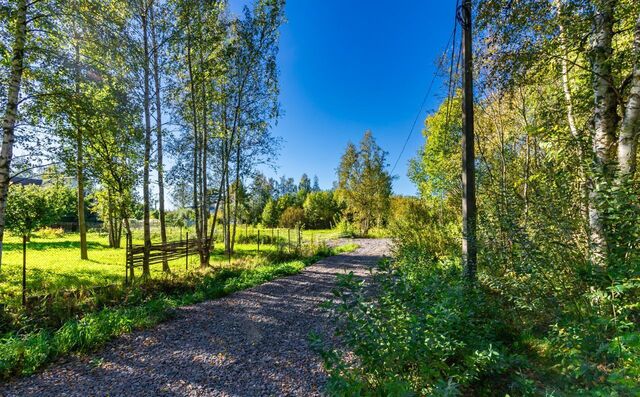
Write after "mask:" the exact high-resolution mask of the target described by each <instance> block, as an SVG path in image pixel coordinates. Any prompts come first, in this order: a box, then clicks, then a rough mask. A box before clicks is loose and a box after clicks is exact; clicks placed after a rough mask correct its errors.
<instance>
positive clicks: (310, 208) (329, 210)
mask: <svg viewBox="0 0 640 397" xmlns="http://www.w3.org/2000/svg"><path fill="white" fill-rule="evenodd" d="M304 213H305V218H306V220H307V226H308V227H309V228H311V229H329V228H331V223H332V222H333V220H334V219H335V218H336V217H337V216H339V214H340V205H339V204H338V202H337V201H336V200H335V198H334V195H333V192H331V191H328V192H311V193H309V194H308V195H307V198H306V200H305V201H304Z"/></svg>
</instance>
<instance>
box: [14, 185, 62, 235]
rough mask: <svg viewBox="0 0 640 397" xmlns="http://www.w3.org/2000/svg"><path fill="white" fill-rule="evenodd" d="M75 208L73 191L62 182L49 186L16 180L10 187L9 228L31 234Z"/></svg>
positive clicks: (21, 233) (23, 233)
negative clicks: (17, 181)
mask: <svg viewBox="0 0 640 397" xmlns="http://www.w3.org/2000/svg"><path fill="white" fill-rule="evenodd" d="M72 208H73V193H72V192H71V191H70V189H69V188H68V187H66V186H64V185H62V184H54V185H51V186H47V187H40V186H37V185H21V184H13V185H11V187H10V188H9V196H8V200H7V209H6V228H7V229H8V230H11V231H12V232H14V233H16V234H20V235H23V236H29V235H30V234H31V233H32V232H33V231H35V230H38V229H40V228H42V227H44V226H48V225H51V224H52V223H55V222H57V221H58V220H59V219H60V217H62V215H64V214H66V213H68V212H69V211H70V210H71V209H72Z"/></svg>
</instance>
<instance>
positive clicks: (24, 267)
mask: <svg viewBox="0 0 640 397" xmlns="http://www.w3.org/2000/svg"><path fill="white" fill-rule="evenodd" d="M26 304H27V235H26V234H25V235H23V236H22V306H25V305H26Z"/></svg>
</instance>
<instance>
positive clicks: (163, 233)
mask: <svg viewBox="0 0 640 397" xmlns="http://www.w3.org/2000/svg"><path fill="white" fill-rule="evenodd" d="M154 8H155V4H152V5H151V9H150V17H151V45H152V46H153V78H154V84H155V89H156V141H157V145H158V210H159V211H160V239H161V241H162V245H165V244H167V224H166V217H165V210H164V164H163V159H162V100H161V99H162V98H161V96H160V94H161V85H160V84H161V78H160V65H159V61H158V58H159V54H158V53H159V51H160V48H159V47H158V39H157V37H156V34H157V32H156V18H155V12H154ZM162 271H163V272H165V273H169V272H170V271H171V269H169V262H168V261H167V258H166V256H165V257H164V258H163V259H162Z"/></svg>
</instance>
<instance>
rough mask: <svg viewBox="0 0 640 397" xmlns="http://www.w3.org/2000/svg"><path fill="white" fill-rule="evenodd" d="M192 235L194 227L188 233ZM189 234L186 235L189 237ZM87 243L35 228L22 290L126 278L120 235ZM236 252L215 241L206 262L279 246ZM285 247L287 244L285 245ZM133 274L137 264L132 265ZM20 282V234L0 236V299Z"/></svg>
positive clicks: (176, 265) (239, 261)
mask: <svg viewBox="0 0 640 397" xmlns="http://www.w3.org/2000/svg"><path fill="white" fill-rule="evenodd" d="M245 233H249V236H252V235H253V236H256V235H257V229H252V228H247V229H245V228H243V227H239V228H238V231H237V237H238V238H240V237H241V236H242V235H244V234H245ZM260 233H261V238H263V239H264V238H266V236H265V234H266V235H268V236H270V234H271V233H273V234H274V236H277V235H279V236H280V238H281V241H282V242H283V243H288V233H287V230H286V229H280V230H277V229H274V230H273V231H271V229H262V230H261V231H260ZM334 234H335V232H333V231H331V230H320V231H317V230H314V231H303V232H302V238H303V239H304V240H305V241H310V240H311V239H312V238H313V240H314V241H318V240H320V239H322V240H325V239H328V238H331V237H333V235H334ZM189 235H190V236H193V233H189ZM181 237H182V238H186V233H185V232H183V233H182V236H181V234H180V231H179V230H174V229H170V230H169V240H170V241H173V240H179V239H180V238H181ZM190 238H191V237H190ZM87 239H88V247H89V259H88V260H82V259H80V236H79V234H77V233H65V234H64V235H62V236H58V237H53V238H47V237H45V236H44V235H43V234H39V233H36V234H35V235H34V236H33V237H31V240H30V242H29V243H28V244H27V291H28V295H39V294H44V293H48V292H52V291H59V290H63V289H76V288H89V287H93V286H99V285H107V284H116V283H123V282H124V278H125V253H126V250H125V248H124V247H125V241H126V240H125V239H124V238H123V239H122V248H119V249H116V248H109V242H108V237H107V236H106V234H100V233H96V232H92V233H89V234H88V236H87ZM152 240H153V241H154V242H159V241H160V237H159V233H157V232H156V231H154V233H153V234H152ZM291 241H292V244H296V242H297V232H296V231H294V230H291ZM133 243H134V244H142V243H143V240H142V233H141V232H137V231H136V232H135V233H134V235H133ZM235 249H236V252H235V253H234V255H233V256H232V258H231V260H229V258H228V257H227V256H226V255H225V254H224V251H223V246H222V244H221V243H217V244H215V248H214V250H213V252H212V255H211V265H212V267H214V268H221V267H225V268H226V267H229V268H238V267H241V268H245V267H251V266H252V265H253V264H254V262H255V261H256V260H257V261H259V260H260V258H261V257H265V256H266V255H268V254H269V253H273V252H275V251H276V250H277V249H278V247H277V246H276V245H273V244H264V243H262V244H260V250H259V251H258V244H257V243H251V244H244V243H243V244H241V243H236V246H235ZM285 249H286V248H285ZM169 266H170V268H171V273H172V275H173V276H177V277H179V276H183V275H185V274H186V273H188V272H192V271H194V270H196V269H197V268H198V266H199V259H198V257H197V254H196V253H192V255H190V257H189V261H188V262H187V261H186V260H185V259H177V260H173V261H170V263H169ZM136 271H137V272H136V273H137V275H140V274H141V269H136ZM151 277H152V278H161V277H166V275H164V274H163V273H162V265H161V264H156V265H152V267H151ZM21 283H22V238H21V237H17V236H11V235H8V236H5V243H4V253H3V262H2V271H1V272H0V302H6V303H10V304H15V303H17V302H18V301H19V300H20V295H21Z"/></svg>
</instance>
